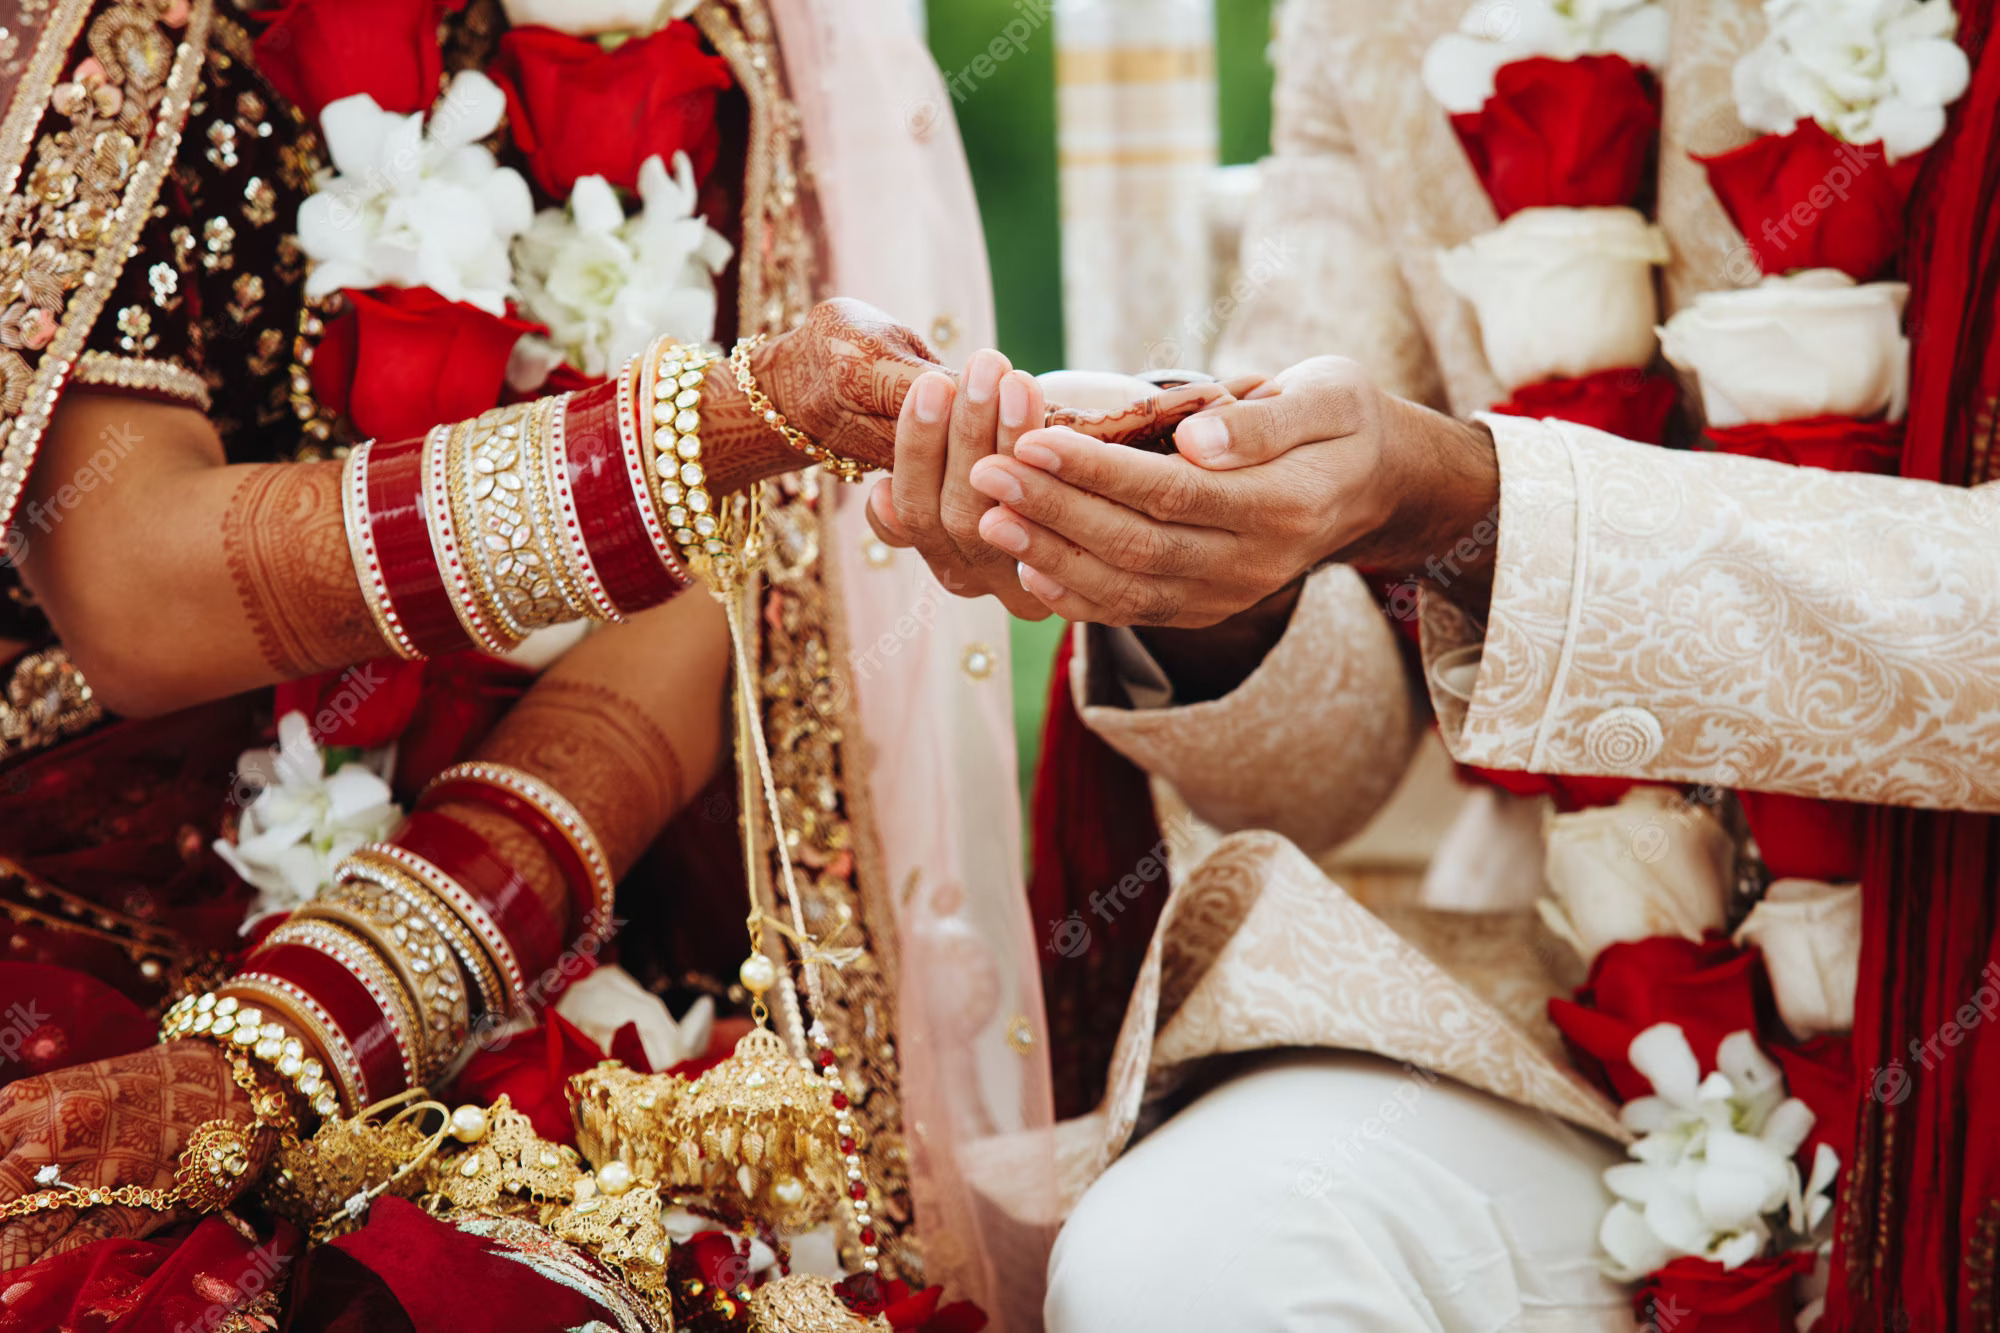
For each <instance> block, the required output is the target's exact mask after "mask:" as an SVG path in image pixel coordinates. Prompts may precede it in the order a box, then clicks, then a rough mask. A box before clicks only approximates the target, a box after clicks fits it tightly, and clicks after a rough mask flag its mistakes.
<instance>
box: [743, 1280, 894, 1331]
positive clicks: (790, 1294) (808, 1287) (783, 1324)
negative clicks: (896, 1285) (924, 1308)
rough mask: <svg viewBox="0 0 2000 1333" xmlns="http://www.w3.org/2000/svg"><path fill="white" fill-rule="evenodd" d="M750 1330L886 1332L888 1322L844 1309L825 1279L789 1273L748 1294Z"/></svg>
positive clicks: (844, 1304)
mask: <svg viewBox="0 0 2000 1333" xmlns="http://www.w3.org/2000/svg"><path fill="white" fill-rule="evenodd" d="M750 1327H751V1328H752V1329H753V1330H755V1333H868V1330H881V1331H882V1333H887V1330H888V1329H889V1321H888V1320H887V1319H884V1318H883V1317H882V1316H881V1315H858V1314H856V1313H854V1311H852V1310H850V1309H848V1308H847V1302H846V1301H843V1300H841V1299H840V1293H839V1292H837V1291H835V1290H834V1289H833V1283H832V1282H831V1281H830V1280H828V1279H827V1278H824V1277H821V1276H819V1275H818V1274H816V1273H789V1274H786V1275H784V1276H782V1277H774V1278H772V1279H771V1280H770V1281H769V1282H766V1283H765V1284H764V1285H763V1286H761V1287H759V1288H757V1290H755V1291H753V1292H751V1293H750Z"/></svg>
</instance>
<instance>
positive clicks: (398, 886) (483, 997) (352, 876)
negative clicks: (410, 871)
mask: <svg viewBox="0 0 2000 1333" xmlns="http://www.w3.org/2000/svg"><path fill="white" fill-rule="evenodd" d="M334 873H335V875H336V877H337V878H338V879H339V880H340V882H341V883H342V884H343V885H346V886H349V887H351V888H355V889H358V890H366V889H371V888H372V889H374V890H376V891H378V892H379V893H381V894H383V895H386V896H387V897H389V898H392V899H394V900H397V901H400V902H401V903H402V904H403V907H404V910H405V911H407V912H408V913H409V914H410V915H411V916H413V917H418V918H421V919H422V920H423V921H424V923H425V924H427V925H428V926H429V927H430V929H431V930H432V931H434V932H436V934H437V936H438V938H440V939H442V940H444V941H445V943H446V944H447V945H449V946H450V949H451V953H452V957H453V958H455V959H456V960H457V962H458V968H459V971H460V972H461V973H462V974H463V975H464V976H465V978H466V979H467V984H468V985H469V986H470V987H471V993H470V995H469V996H468V1003H467V1006H466V1007H467V1019H468V1023H469V1022H470V1021H471V1020H472V1019H475V1018H477V1017H480V1016H483V1015H489V1014H490V1015H494V1016H496V1017H497V1016H500V1015H504V1014H505V1013H506V1012H507V1009H508V1003H507V992H506V991H505V990H503V989H501V984H500V973H499V972H498V971H496V970H495V968H494V966H493V960H492V959H490V958H488V957H487V956H486V951H485V950H484V949H482V948H481V947H480V946H479V941H478V940H476V939H474V938H473V936H472V932H470V931H469V930H467V929H466V928H465V925H464V923H463V922H461V921H460V920H459V919H458V918H457V917H456V916H454V915H452V913H451V910H450V909H449V908H447V907H446V906H445V905H444V903H443V902H442V901H441V900H440V899H439V898H438V897H437V896H436V895H434V894H432V893H431V892H430V890H428V889H426V888H425V887H424V886H423V885H421V884H419V883H418V882H417V881H416V880H415V879H413V878H412V877H410V876H409V875H407V874H405V873H403V872H402V871H401V870H399V869H397V868H396V867H395V866H394V864H393V863H391V862H389V861H387V860H386V859H380V860H365V859H357V858H354V857H349V858H348V859H347V860H345V861H342V862H341V863H340V865H339V866H338V867H336V868H335V872H334ZM388 910H389V911H390V912H391V913H392V914H393V913H394V912H395V911H396V908H395V907H394V906H393V905H391V906H389V908H388Z"/></svg>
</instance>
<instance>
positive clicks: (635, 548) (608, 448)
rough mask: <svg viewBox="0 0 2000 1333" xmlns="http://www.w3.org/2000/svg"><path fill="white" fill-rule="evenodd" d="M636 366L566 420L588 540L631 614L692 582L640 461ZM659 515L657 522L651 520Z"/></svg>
mask: <svg viewBox="0 0 2000 1333" xmlns="http://www.w3.org/2000/svg"><path fill="white" fill-rule="evenodd" d="M634 410H636V409H635V407H634V405H633V402H632V368H631V366H629V365H628V366H626V368H625V369H624V370H623V371H621V372H620V373H619V375H618V377H617V378H616V379H615V380H612V381H610V382H608V383H605V384H600V385H598V386H597V387H595V388H593V389H589V390H586V391H584V392H582V393H579V394H576V395H575V396H574V397H572V398H571V399H570V401H569V412H568V415H567V418H566V419H565V421H564V423H563V438H564V452H565V454H566V455H567V468H566V470H567V472H568V475H569V484H570V491H571V493H572V494H573V495H574V496H575V500H576V511H577V517H578V520H579V522H580V524H581V527H582V537H583V544H584V548H585V549H586V550H587V551H589V553H590V560H591V565H592V567H593V568H595V569H596V570H597V575H598V577H599V578H600V579H602V580H603V582H604V590H605V593H606V594H607V595H608V596H609V597H610V599H611V601H612V602H613V603H614V604H615V605H616V606H617V607H618V609H619V610H620V611H622V612H624V613H625V614H627V615H630V614H632V613H633V612H635V611H643V610H645V609H646V608H647V607H649V606H658V605H659V604H660V603H661V602H664V601H667V600H668V599H670V598H672V597H675V596H677V595H678V594H680V593H681V592H682V591H684V590H685V589H686V588H687V587H688V586H689V584H690V583H691V582H692V580H690V579H689V578H688V576H687V571H686V570H684V569H682V568H681V567H680V562H679V561H678V560H677V559H675V557H674V556H673V554H672V548H671V547H670V546H669V545H668V544H667V537H666V534H665V532H659V533H658V534H657V535H655V533H654V532H652V531H651V530H650V529H656V528H658V527H659V518H658V516H657V515H655V514H654V513H653V502H652V499H651V497H650V496H648V495H647V493H646V490H645V478H644V476H643V475H637V476H636V477H635V474H634V472H633V468H634V467H637V466H643V464H641V463H640V461H639V439H638V429H637V426H636V425H635V424H634V423H633V421H632V420H631V413H632V412H633V411H634ZM649 519H650V520H651V522H650V525H649V523H648V520H649Z"/></svg>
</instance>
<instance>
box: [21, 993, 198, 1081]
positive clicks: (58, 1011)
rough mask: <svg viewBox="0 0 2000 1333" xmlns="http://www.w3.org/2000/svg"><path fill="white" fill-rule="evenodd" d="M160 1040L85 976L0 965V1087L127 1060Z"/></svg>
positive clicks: (152, 1027) (132, 1010) (141, 1016)
mask: <svg viewBox="0 0 2000 1333" xmlns="http://www.w3.org/2000/svg"><path fill="white" fill-rule="evenodd" d="M158 1039H159V1025H158V1024H157V1023H156V1022H154V1021H153V1020H151V1019H149V1018H147V1017H146V1014H145V1011H144V1010H142V1009H140V1008H139V1006H138V1005H136V1004H134V1003H132V1001H131V1000H129V999H127V998H126V997H125V996H123V995H121V994H119V993H118V992H117V991H115V990H113V989H112V988H111V987H110V986H108V985H106V984H105V983H104V982H102V981H99V980H98V979H97V978H96V977H93V976H91V975H89V974H88V973H86V972H80V971H77V970H75V969H73V968H68V967H50V966H47V965H45V964H39V963H0V1085H4V1084H7V1083H11V1082H13V1081H14V1080H15V1079H17V1078H27V1077H30V1076H31V1075H35V1074H46V1073H48V1072H49V1071H50V1070H52V1069H67V1068H68V1067H69V1066H71V1065H83V1064H89V1063H90V1062H91V1061H93V1060H106V1059H109V1058H110V1057H112V1056H114V1055H129V1054H131V1053H132V1052H133V1051H137V1050H143V1049H144V1048H145V1047H148V1046H151V1045H152V1044H153V1043H154V1042H155V1041H157V1040H158Z"/></svg>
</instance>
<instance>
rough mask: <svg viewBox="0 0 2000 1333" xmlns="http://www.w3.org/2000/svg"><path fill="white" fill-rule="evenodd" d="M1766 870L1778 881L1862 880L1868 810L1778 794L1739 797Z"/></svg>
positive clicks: (1747, 793) (1754, 792) (1747, 792)
mask: <svg viewBox="0 0 2000 1333" xmlns="http://www.w3.org/2000/svg"><path fill="white" fill-rule="evenodd" d="M1738 797H1739V799H1740V800H1741V801H1742V802H1743V814H1744V817H1745V818H1746V819H1748V820H1749V822H1750V833H1751V835H1752V836H1753V837H1755V838H1756V839H1757V851H1758V854H1759V855H1760V856H1761V857H1762V858H1763V861H1764V867H1765V868H1766V869H1767V870H1769V871H1770V872H1771V873H1772V875H1774V876H1776V877H1777V878H1779V879H1817V880H1822V881H1824V882H1826V883H1828V884H1852V883H1854V882H1855V881H1856V880H1859V879H1860V878H1861V839H1862V833H1863V830H1864V825H1865V823H1866V819H1867V815H1868V808H1867V807H1866V806H1861V805H1849V804H1846V803H1845V802H1842V801H1815V800H1813V799H1812V798H1811V797H1807V796H1782V795H1778V794H1777V793H1774V792H1759V791H1746V792H1739V793H1738Z"/></svg>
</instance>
